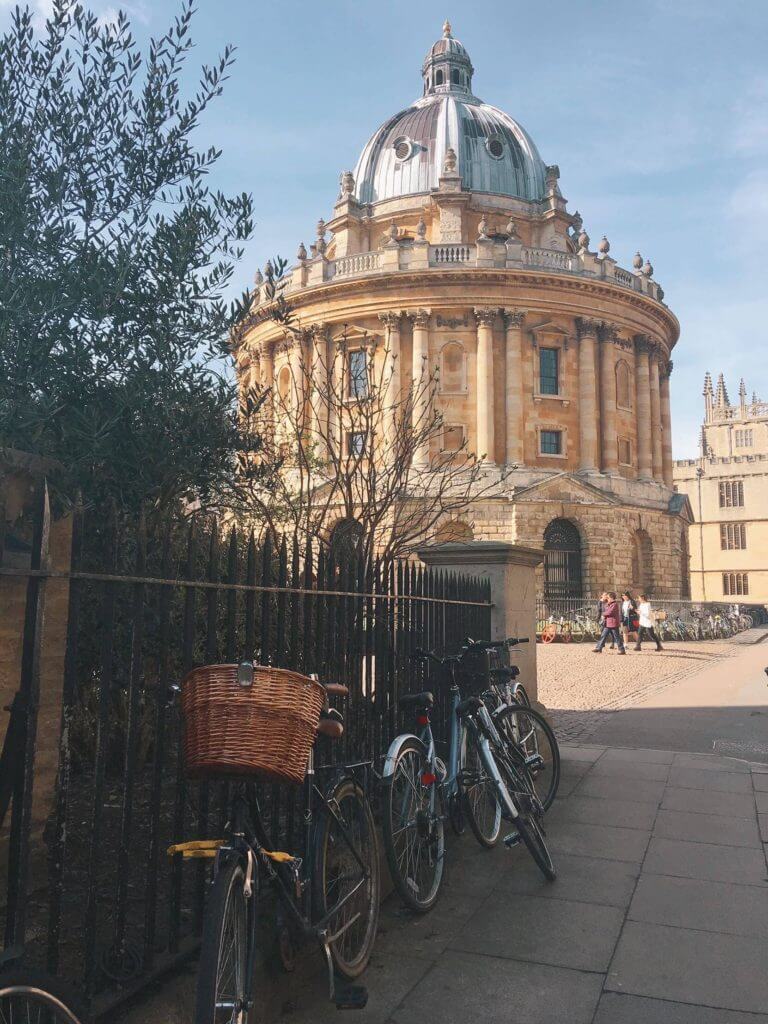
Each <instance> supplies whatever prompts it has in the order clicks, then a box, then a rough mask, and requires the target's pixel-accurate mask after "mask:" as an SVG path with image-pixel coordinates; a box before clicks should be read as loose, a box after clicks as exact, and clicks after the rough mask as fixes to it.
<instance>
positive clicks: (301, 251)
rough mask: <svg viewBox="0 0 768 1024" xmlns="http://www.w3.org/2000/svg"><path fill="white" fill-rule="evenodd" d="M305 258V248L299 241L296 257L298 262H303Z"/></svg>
mask: <svg viewBox="0 0 768 1024" xmlns="http://www.w3.org/2000/svg"><path fill="white" fill-rule="evenodd" d="M306 258H307V248H306V246H305V245H304V243H303V242H301V243H300V244H299V251H298V252H297V253H296V259H297V260H298V261H299V263H303V262H304V260H305V259H306Z"/></svg>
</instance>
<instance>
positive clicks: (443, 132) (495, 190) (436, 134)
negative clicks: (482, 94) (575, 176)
mask: <svg viewBox="0 0 768 1024" xmlns="http://www.w3.org/2000/svg"><path fill="white" fill-rule="evenodd" d="M473 73H474V68H473V67H472V62H471V60H470V58H469V54H468V53H467V51H466V49H465V48H464V46H463V45H462V44H461V43H460V42H459V41H458V40H457V39H454V38H453V35H452V34H451V26H450V24H449V23H448V22H446V23H445V26H444V27H443V37H442V39H439V40H438V41H437V42H436V43H435V44H434V46H432V48H431V49H430V51H429V52H428V54H427V56H426V58H425V60H424V64H423V67H422V77H423V79H424V93H423V96H422V97H421V99H419V100H417V101H416V102H415V103H413V105H412V106H410V107H408V108H407V109H406V110H401V111H400V112H399V113H397V114H395V115H394V117H391V118H389V120H388V121H385V122H384V124H383V125H382V126H381V127H380V128H379V129H378V131H377V132H375V134H374V135H373V136H372V137H371V139H370V140H369V141H368V143H367V144H366V146H365V148H364V149H363V152H362V154H361V155H360V159H359V160H358V162H357V166H356V168H355V183H356V186H355V194H356V196H357V198H358V200H359V201H360V202H361V203H377V202H379V201H381V200H383V199H393V198H397V197H398V196H408V195H418V194H420V193H425V192H426V193H428V192H430V191H431V190H432V189H435V188H437V187H438V183H439V178H440V175H441V174H442V173H443V164H444V162H445V155H446V152H447V150H448V149H452V150H453V151H454V152H455V153H456V156H457V168H456V170H457V172H458V173H459V174H460V175H461V178H462V184H463V187H464V188H465V189H466V190H467V191H470V192H487V193H491V194H494V195H502V196H512V197H516V198H519V199H526V200H532V201H538V200H540V199H542V198H543V196H544V193H545V187H546V168H545V165H544V162H543V160H542V159H541V157H540V156H539V152H538V150H537V149H536V145H535V143H534V142H533V140H532V139H531V137H530V135H528V133H527V132H526V131H525V129H524V128H523V127H521V125H519V124H518V123H517V121H515V120H514V118H512V117H510V116H509V114H505V113H504V111H502V110H499V109H498V108H496V107H492V106H491V105H490V104H488V103H483V101H482V100H480V99H478V97H477V96H475V95H474V94H473V92H472V75H473Z"/></svg>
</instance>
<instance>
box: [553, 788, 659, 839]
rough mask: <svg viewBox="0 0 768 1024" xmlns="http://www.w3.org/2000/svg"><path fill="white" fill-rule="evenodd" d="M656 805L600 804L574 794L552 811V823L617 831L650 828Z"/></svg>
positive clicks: (618, 802)
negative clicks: (613, 828) (615, 829)
mask: <svg viewBox="0 0 768 1024" xmlns="http://www.w3.org/2000/svg"><path fill="white" fill-rule="evenodd" d="M656 810H657V805H656V804H655V803H654V804H639V803H638V804H635V803H626V802H625V801H623V800H610V799H607V798H606V799H604V800H600V799H598V798H596V797H592V796H579V794H578V793H574V794H573V795H572V796H571V797H570V798H569V799H568V800H564V801H562V805H558V806H557V808H555V807H553V808H552V811H551V812H550V813H551V814H552V819H551V820H554V821H577V822H579V821H580V822H585V823H587V824H589V825H613V826H615V827H616V828H641V829H645V830H646V831H648V830H649V829H652V828H653V823H654V821H655V819H656Z"/></svg>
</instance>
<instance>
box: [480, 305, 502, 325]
mask: <svg viewBox="0 0 768 1024" xmlns="http://www.w3.org/2000/svg"><path fill="white" fill-rule="evenodd" d="M498 312H499V311H498V310H497V309H475V310H474V313H475V319H476V320H477V326H478V327H493V325H494V323H495V322H496V317H497V316H498Z"/></svg>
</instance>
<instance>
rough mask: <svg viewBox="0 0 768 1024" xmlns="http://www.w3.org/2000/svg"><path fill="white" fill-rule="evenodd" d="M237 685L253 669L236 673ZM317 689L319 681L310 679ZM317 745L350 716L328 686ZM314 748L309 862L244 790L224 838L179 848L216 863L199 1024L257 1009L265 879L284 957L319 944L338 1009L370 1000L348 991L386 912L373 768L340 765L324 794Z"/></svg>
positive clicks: (309, 774)
mask: <svg viewBox="0 0 768 1024" xmlns="http://www.w3.org/2000/svg"><path fill="white" fill-rule="evenodd" d="M237 671H238V681H240V680H241V679H245V678H246V677H248V676H249V675H251V677H252V675H253V671H254V666H253V665H252V664H250V663H249V662H244V663H242V664H241V665H240V666H238V670H237ZM311 678H312V679H315V680H316V677H315V676H312V677H311ZM324 689H325V704H324V707H323V710H322V712H321V716H320V721H319V724H318V726H317V734H316V738H315V744H316V742H317V736H325V737H328V738H330V739H331V740H336V739H339V738H340V737H341V735H342V734H343V731H344V726H343V717H342V715H341V714H340V713H339V712H338V711H337V710H336V709H334V708H330V707H329V706H328V697H345V696H347V695H348V693H349V690H348V689H347V687H346V686H342V685H339V684H326V685H325V687H324ZM315 744H313V746H312V748H311V750H310V752H309V758H308V762H307V766H306V773H305V777H304V786H303V798H304V805H303V822H304V845H305V850H304V854H305V855H304V857H298V856H295V855H293V854H291V853H287V852H283V851H279V850H275V849H274V846H273V844H272V842H271V841H270V838H269V836H268V834H267V831H266V828H265V825H264V822H263V818H262V813H261V809H260V806H259V801H258V798H257V797H256V795H255V793H254V791H253V787H252V786H250V785H249V784H248V782H240V783H239V784H238V785H237V787H236V789H235V793H234V796H233V800H232V809H231V812H230V818H229V822H228V824H227V825H226V827H225V836H224V838H223V839H220V840H202V841H198V842H191V843H182V844H178V845H176V846H172V847H171V848H170V849H169V854H170V855H176V854H181V855H182V856H184V857H206V856H207V857H213V858H214V864H213V877H212V882H211V886H210V891H209V895H208V900H207V904H206V909H205V914H204V919H203V933H202V944H201V952H200V962H199V968H198V977H197V993H196V1003H195V1016H194V1022H195V1024H224V1022H225V1021H226V1022H230V1024H247V1022H248V1019H249V1013H250V1011H251V1009H252V1008H253V1007H254V1005H255V993H254V991H253V975H254V968H255V962H256V953H257V932H256V929H257V916H258V914H257V903H258V893H259V888H260V875H263V876H264V878H265V880H266V882H267V883H268V884H269V885H270V887H271V888H272V889H273V890H274V892H275V893H276V896H277V899H278V906H279V913H280V915H281V918H282V915H285V917H284V921H281V923H284V925H285V927H284V928H282V929H281V930H280V942H281V955H282V956H283V959H284V962H285V961H288V962H290V960H291V959H292V957H293V955H294V944H295V943H303V942H307V941H312V940H316V941H318V942H319V944H320V946H321V948H322V951H323V953H324V955H325V959H326V963H327V968H328V982H329V995H330V999H331V1000H332V1001H333V1002H335V1004H336V1006H337V1008H339V1009H362V1008H364V1007H365V1005H366V1003H367V998H368V995H367V991H366V989H365V988H364V987H363V986H361V985H351V984H348V982H349V981H351V980H354V979H356V978H358V977H359V976H360V974H362V972H363V971H364V970H365V967H366V966H367V964H368V960H369V959H370V955H371V951H372V948H373V942H374V939H375V936H376V925H377V921H378V913H379V895H380V879H379V860H378V849H377V840H376V830H375V825H374V821H373V815H372V813H371V808H370V804H369V802H368V799H367V797H366V796H365V793H364V790H363V787H362V786H361V785H360V783H359V781H358V779H357V776H356V772H357V771H358V770H362V769H367V768H368V767H369V763H361V764H356V765H345V766H343V767H342V768H341V769H340V770H339V771H338V772H337V773H336V774H335V776H334V777H333V778H332V779H331V781H330V783H329V784H328V785H327V786H325V787H324V788H321V787H320V785H318V783H317V782H316V773H315Z"/></svg>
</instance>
